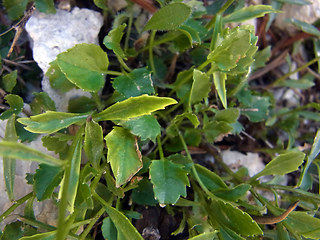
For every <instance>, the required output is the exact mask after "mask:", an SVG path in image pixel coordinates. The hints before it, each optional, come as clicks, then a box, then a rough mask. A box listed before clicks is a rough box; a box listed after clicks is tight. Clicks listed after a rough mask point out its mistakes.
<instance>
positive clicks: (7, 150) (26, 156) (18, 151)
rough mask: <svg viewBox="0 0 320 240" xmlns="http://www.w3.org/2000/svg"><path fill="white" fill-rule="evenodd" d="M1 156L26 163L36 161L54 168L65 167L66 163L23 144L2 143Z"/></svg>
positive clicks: (0, 146) (0, 143) (0, 145)
mask: <svg viewBox="0 0 320 240" xmlns="http://www.w3.org/2000/svg"><path fill="white" fill-rule="evenodd" d="M0 156H2V157H4V158H5V157H7V158H14V159H20V160H26V161H34V162H38V163H44V164H48V165H52V166H63V165H64V164H65V163H64V162H63V161H61V160H59V159H56V158H54V157H51V156H50V155H48V154H45V153H43V152H40V151H37V150H34V149H32V148H29V147H27V146H25V145H23V144H22V143H15V142H7V141H2V142H0Z"/></svg>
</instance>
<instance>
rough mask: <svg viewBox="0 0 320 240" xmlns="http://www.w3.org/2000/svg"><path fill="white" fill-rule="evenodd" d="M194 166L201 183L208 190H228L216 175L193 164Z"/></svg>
mask: <svg viewBox="0 0 320 240" xmlns="http://www.w3.org/2000/svg"><path fill="white" fill-rule="evenodd" d="M194 166H195V168H196V170H197V173H198V175H199V177H200V179H201V181H202V182H203V184H204V185H205V186H206V187H207V189H208V190H210V191H215V190H217V189H228V186H227V185H226V184H225V183H224V181H223V180H222V179H221V178H220V177H219V176H218V175H217V174H215V173H214V172H212V171H210V170H209V169H207V168H206V167H203V166H201V165H199V164H195V165H194Z"/></svg>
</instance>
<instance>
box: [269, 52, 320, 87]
mask: <svg viewBox="0 0 320 240" xmlns="http://www.w3.org/2000/svg"><path fill="white" fill-rule="evenodd" d="M318 60H320V57H317V58H314V59H312V60H311V61H309V62H307V63H305V64H303V65H302V66H301V67H299V68H297V69H296V70H294V71H292V72H289V73H287V74H285V75H283V76H282V77H280V78H278V79H277V80H276V81H274V82H273V83H272V84H271V85H270V86H271V87H274V86H277V85H279V84H280V83H282V82H283V81H284V80H286V79H287V78H288V77H290V76H291V75H292V74H295V73H297V72H300V71H301V70H303V69H305V68H306V67H308V66H310V65H312V64H314V63H315V62H317V61H318Z"/></svg>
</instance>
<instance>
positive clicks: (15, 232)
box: [1, 221, 23, 240]
mask: <svg viewBox="0 0 320 240" xmlns="http://www.w3.org/2000/svg"><path fill="white" fill-rule="evenodd" d="M22 226H23V223H22V222H19V221H16V222H12V223H9V224H7V225H6V226H5V228H4V231H3V235H2V238H1V240H18V239H20V238H21V237H22V236H23V230H22Z"/></svg>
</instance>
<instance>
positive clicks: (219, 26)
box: [210, 14, 222, 52]
mask: <svg viewBox="0 0 320 240" xmlns="http://www.w3.org/2000/svg"><path fill="white" fill-rule="evenodd" d="M221 18H222V16H221V14H217V15H216V16H215V17H214V25H215V27H214V29H213V32H212V37H211V42H210V52H211V51H213V49H214V47H215V45H216V42H217V39H218V34H219V33H220V32H221V31H222V20H221Z"/></svg>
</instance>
